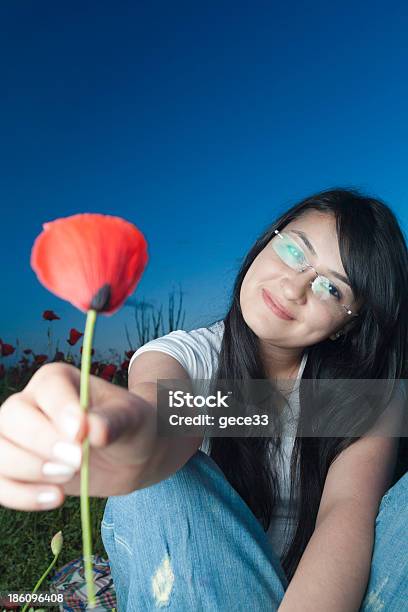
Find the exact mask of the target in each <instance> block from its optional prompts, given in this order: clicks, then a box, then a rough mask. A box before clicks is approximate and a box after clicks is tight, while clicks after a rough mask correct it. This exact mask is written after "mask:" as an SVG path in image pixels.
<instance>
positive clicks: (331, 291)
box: [329, 283, 342, 300]
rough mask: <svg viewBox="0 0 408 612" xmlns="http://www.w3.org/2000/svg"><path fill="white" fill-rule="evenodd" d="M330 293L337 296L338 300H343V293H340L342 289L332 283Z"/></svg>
mask: <svg viewBox="0 0 408 612" xmlns="http://www.w3.org/2000/svg"><path fill="white" fill-rule="evenodd" d="M329 290H330V295H332V296H333V297H335V298H336V300H341V298H342V295H341V293H340V291H339V290H338V289H337V287H336V285H332V284H331V283H330V289H329Z"/></svg>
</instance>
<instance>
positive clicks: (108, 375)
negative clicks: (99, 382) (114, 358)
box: [100, 363, 118, 381]
mask: <svg viewBox="0 0 408 612" xmlns="http://www.w3.org/2000/svg"><path fill="white" fill-rule="evenodd" d="M117 369H118V368H117V367H116V366H115V365H113V363H109V364H108V365H106V366H105V367H104V368H103V370H102V372H101V373H100V376H101V378H104V379H105V380H108V381H111V380H112V378H113V375H114V374H115V372H116V370H117Z"/></svg>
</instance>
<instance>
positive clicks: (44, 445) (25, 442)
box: [0, 393, 82, 473]
mask: <svg viewBox="0 0 408 612" xmlns="http://www.w3.org/2000/svg"><path fill="white" fill-rule="evenodd" d="M0 437H1V438H5V439H6V440H8V441H10V442H12V443H13V444H15V445H17V446H19V447H20V448H22V449H24V450H26V451H29V452H30V453H33V454H35V455H37V456H38V457H39V458H40V459H43V460H47V461H52V460H57V461H62V462H64V463H66V464H68V465H71V466H72V467H74V468H76V469H78V468H79V466H80V464H81V455H82V449H81V445H80V444H78V443H73V442H72V441H71V440H70V439H69V438H68V437H67V436H66V435H65V437H64V435H63V434H61V430H58V429H56V427H55V426H54V424H53V423H52V422H51V421H50V420H49V419H48V418H47V417H46V416H45V415H44V414H43V413H42V412H41V411H40V410H39V409H38V408H35V407H34V406H32V405H31V404H29V403H28V402H27V401H25V399H24V396H23V394H21V393H16V394H15V395H13V396H11V397H10V398H9V399H8V400H7V401H6V402H5V403H4V404H3V406H2V407H1V409H0ZM1 465H2V468H1V470H2V473H3V470H4V465H5V464H3V463H1ZM26 465H27V464H26ZM13 469H14V467H13Z"/></svg>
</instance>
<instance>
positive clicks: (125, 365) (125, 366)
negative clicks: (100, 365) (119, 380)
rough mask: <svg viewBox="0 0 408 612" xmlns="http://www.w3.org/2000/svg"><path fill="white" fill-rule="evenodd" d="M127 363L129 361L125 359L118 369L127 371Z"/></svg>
mask: <svg viewBox="0 0 408 612" xmlns="http://www.w3.org/2000/svg"><path fill="white" fill-rule="evenodd" d="M129 363H130V361H129V359H126V360H125V361H124V362H123V363H122V365H121V366H120V369H121V370H124V371H126V372H127V371H128V368H129Z"/></svg>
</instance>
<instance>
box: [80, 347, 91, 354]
mask: <svg viewBox="0 0 408 612" xmlns="http://www.w3.org/2000/svg"><path fill="white" fill-rule="evenodd" d="M83 348H84V347H83V346H81V348H80V349H79V352H80V353H81V355H82V349H83ZM91 355H95V350H94V349H91Z"/></svg>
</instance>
